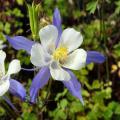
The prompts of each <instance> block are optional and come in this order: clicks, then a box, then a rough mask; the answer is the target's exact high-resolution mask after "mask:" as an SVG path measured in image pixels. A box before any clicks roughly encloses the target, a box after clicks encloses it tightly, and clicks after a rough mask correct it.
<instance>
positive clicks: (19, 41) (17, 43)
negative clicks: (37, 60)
mask: <svg viewBox="0 0 120 120" xmlns="http://www.w3.org/2000/svg"><path fill="white" fill-rule="evenodd" d="M6 39H7V40H8V42H9V43H10V44H11V46H12V47H13V48H14V49H16V50H25V51H27V52H28V53H30V51H31V48H32V45H33V44H34V41H32V40H29V39H27V38H25V37H23V36H15V37H9V36H6Z"/></svg>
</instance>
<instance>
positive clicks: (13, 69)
mask: <svg viewBox="0 0 120 120" xmlns="http://www.w3.org/2000/svg"><path fill="white" fill-rule="evenodd" d="M20 70H21V65H20V61H19V60H17V59H14V60H12V61H11V62H10V64H9V68H8V72H7V74H8V75H11V74H15V73H18V72H19V71H20Z"/></svg>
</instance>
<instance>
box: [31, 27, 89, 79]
mask: <svg viewBox="0 0 120 120" xmlns="http://www.w3.org/2000/svg"><path fill="white" fill-rule="evenodd" d="M39 35H40V40H41V44H39V43H36V44H34V45H33V46H32V49H31V62H32V63H33V65H35V66H37V67H45V66H48V67H49V69H50V73H51V75H52V77H53V79H55V80H60V81H68V80H70V78H71V77H70V75H69V73H68V72H67V71H66V70H65V69H63V68H68V69H73V70H79V69H80V68H82V67H83V66H85V63H86V57H87V53H86V51H85V50H83V49H77V48H78V47H79V46H80V45H81V43H82V41H83V37H82V35H81V33H80V32H77V31H76V30H74V29H73V28H67V29H65V30H64V31H63V33H62V35H61V38H60V42H59V45H58V46H57V48H56V41H57V38H58V30H57V28H56V27H55V26H54V25H48V26H46V27H44V28H42V29H41V30H40V32H39ZM62 67H63V68H62Z"/></svg>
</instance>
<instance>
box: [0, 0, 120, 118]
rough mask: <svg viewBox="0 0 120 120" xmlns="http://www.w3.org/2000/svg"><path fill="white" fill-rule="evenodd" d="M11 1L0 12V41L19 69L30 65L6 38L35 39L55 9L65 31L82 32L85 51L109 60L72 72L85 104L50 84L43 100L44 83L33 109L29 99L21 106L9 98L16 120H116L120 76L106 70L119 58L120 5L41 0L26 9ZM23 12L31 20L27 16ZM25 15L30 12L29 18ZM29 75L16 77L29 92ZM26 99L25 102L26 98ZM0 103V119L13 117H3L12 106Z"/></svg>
mask: <svg viewBox="0 0 120 120" xmlns="http://www.w3.org/2000/svg"><path fill="white" fill-rule="evenodd" d="M11 1H12V2H10V1H9V0H7V1H4V2H3V6H4V8H3V9H2V8H1V9H0V40H2V41H3V42H4V43H5V44H7V47H6V48H5V51H6V52H7V53H8V55H9V58H8V60H7V62H9V60H10V59H13V58H18V59H20V61H21V64H22V66H24V67H26V68H32V67H33V66H32V65H31V64H30V61H29V57H28V55H27V54H26V53H25V52H24V51H19V52H16V51H15V50H14V49H12V48H11V47H10V45H8V43H7V41H6V40H5V38H4V34H8V35H23V36H26V37H28V38H31V39H37V40H39V38H38V31H39V29H40V28H41V27H43V26H44V25H46V24H49V23H51V21H52V15H53V10H54V8H55V7H56V6H57V7H58V8H59V10H60V12H61V16H62V23H63V25H62V27H63V28H66V27H71V26H72V27H74V28H76V29H77V30H79V31H81V32H82V34H83V36H84V45H83V47H84V48H85V49H87V50H98V51H100V52H102V53H104V54H105V55H106V56H107V57H108V61H107V62H106V63H104V64H101V65H96V64H93V63H91V64H89V65H87V66H86V67H85V68H83V69H82V70H80V71H73V72H74V73H75V75H76V76H77V78H78V80H79V82H80V83H81V85H82V95H83V99H84V101H85V105H84V106H82V104H81V103H80V101H79V100H78V99H76V98H75V97H73V96H72V95H71V94H70V93H69V92H68V91H67V89H66V88H64V86H63V84H61V83H59V82H55V81H53V83H52V87H51V89H50V95H49V98H48V99H47V101H46V95H47V92H48V85H46V86H45V87H44V88H43V89H42V90H41V91H40V93H39V94H40V96H39V99H38V101H39V102H38V104H37V105H31V104H30V103H28V102H27V101H26V102H22V101H20V100H19V99H17V98H16V97H13V96H11V95H9V94H8V96H10V98H11V101H12V102H13V103H14V104H15V105H16V106H17V109H18V110H19V111H20V113H19V114H17V115H16V116H15V119H17V120H22V119H24V120H37V119H52V120H66V119H68V120H112V119H113V120H119V119H120V103H119V100H120V97H119V95H120V92H119V90H120V89H119V88H120V81H119V80H120V78H119V76H118V75H117V74H118V73H114V74H113V73H110V71H111V66H112V64H115V63H117V62H118V61H119V58H120V42H119V38H120V34H119V32H120V30H119V27H120V17H119V13H120V1H119V0H117V1H114V0H92V1H91V0H85V1H82V0H68V1H64V0H54V1H51V0H45V1H41V2H40V3H39V4H38V5H36V6H35V7H34V6H31V5H28V8H27V6H26V5H25V2H24V1H23V0H15V1H14V0H11ZM29 1H30V0H29ZM0 3H1V2H0ZM30 3H32V1H30ZM27 9H28V13H29V16H28V15H26V14H27ZM34 10H35V11H34ZM24 11H26V12H24ZM29 11H32V15H30V12H29ZM29 17H30V18H29ZM34 18H35V19H34ZM29 20H30V23H29ZM36 27H37V28H36ZM36 29H37V31H36ZM30 30H31V31H30ZM26 31H27V32H26ZM31 33H32V35H31ZM33 76H34V74H33V73H23V71H21V72H20V75H18V76H17V77H18V78H19V79H20V80H21V81H22V83H23V84H24V85H25V87H26V88H27V92H28V91H29V87H30V83H31V80H32V78H33ZM14 77H16V76H14ZM28 78H29V79H28ZM27 97H28V99H29V96H27ZM0 101H1V102H0V103H1V106H0V119H12V116H11V115H9V114H6V113H7V112H9V110H10V111H12V108H10V106H7V107H5V105H4V104H5V103H4V101H3V100H2V99H0ZM44 102H45V104H44ZM8 108H9V109H8ZM12 112H13V111H12ZM13 114H14V113H13Z"/></svg>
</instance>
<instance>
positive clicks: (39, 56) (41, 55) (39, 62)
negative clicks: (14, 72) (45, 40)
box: [30, 43, 50, 67]
mask: <svg viewBox="0 0 120 120" xmlns="http://www.w3.org/2000/svg"><path fill="white" fill-rule="evenodd" d="M30 60H31V62H32V64H33V65H35V66H38V67H42V66H45V65H46V64H48V63H49V61H50V56H49V55H48V54H47V53H46V52H45V51H44V49H43V47H42V46H41V44H39V43H36V44H34V45H33V46H32V49H31V58H30Z"/></svg>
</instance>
